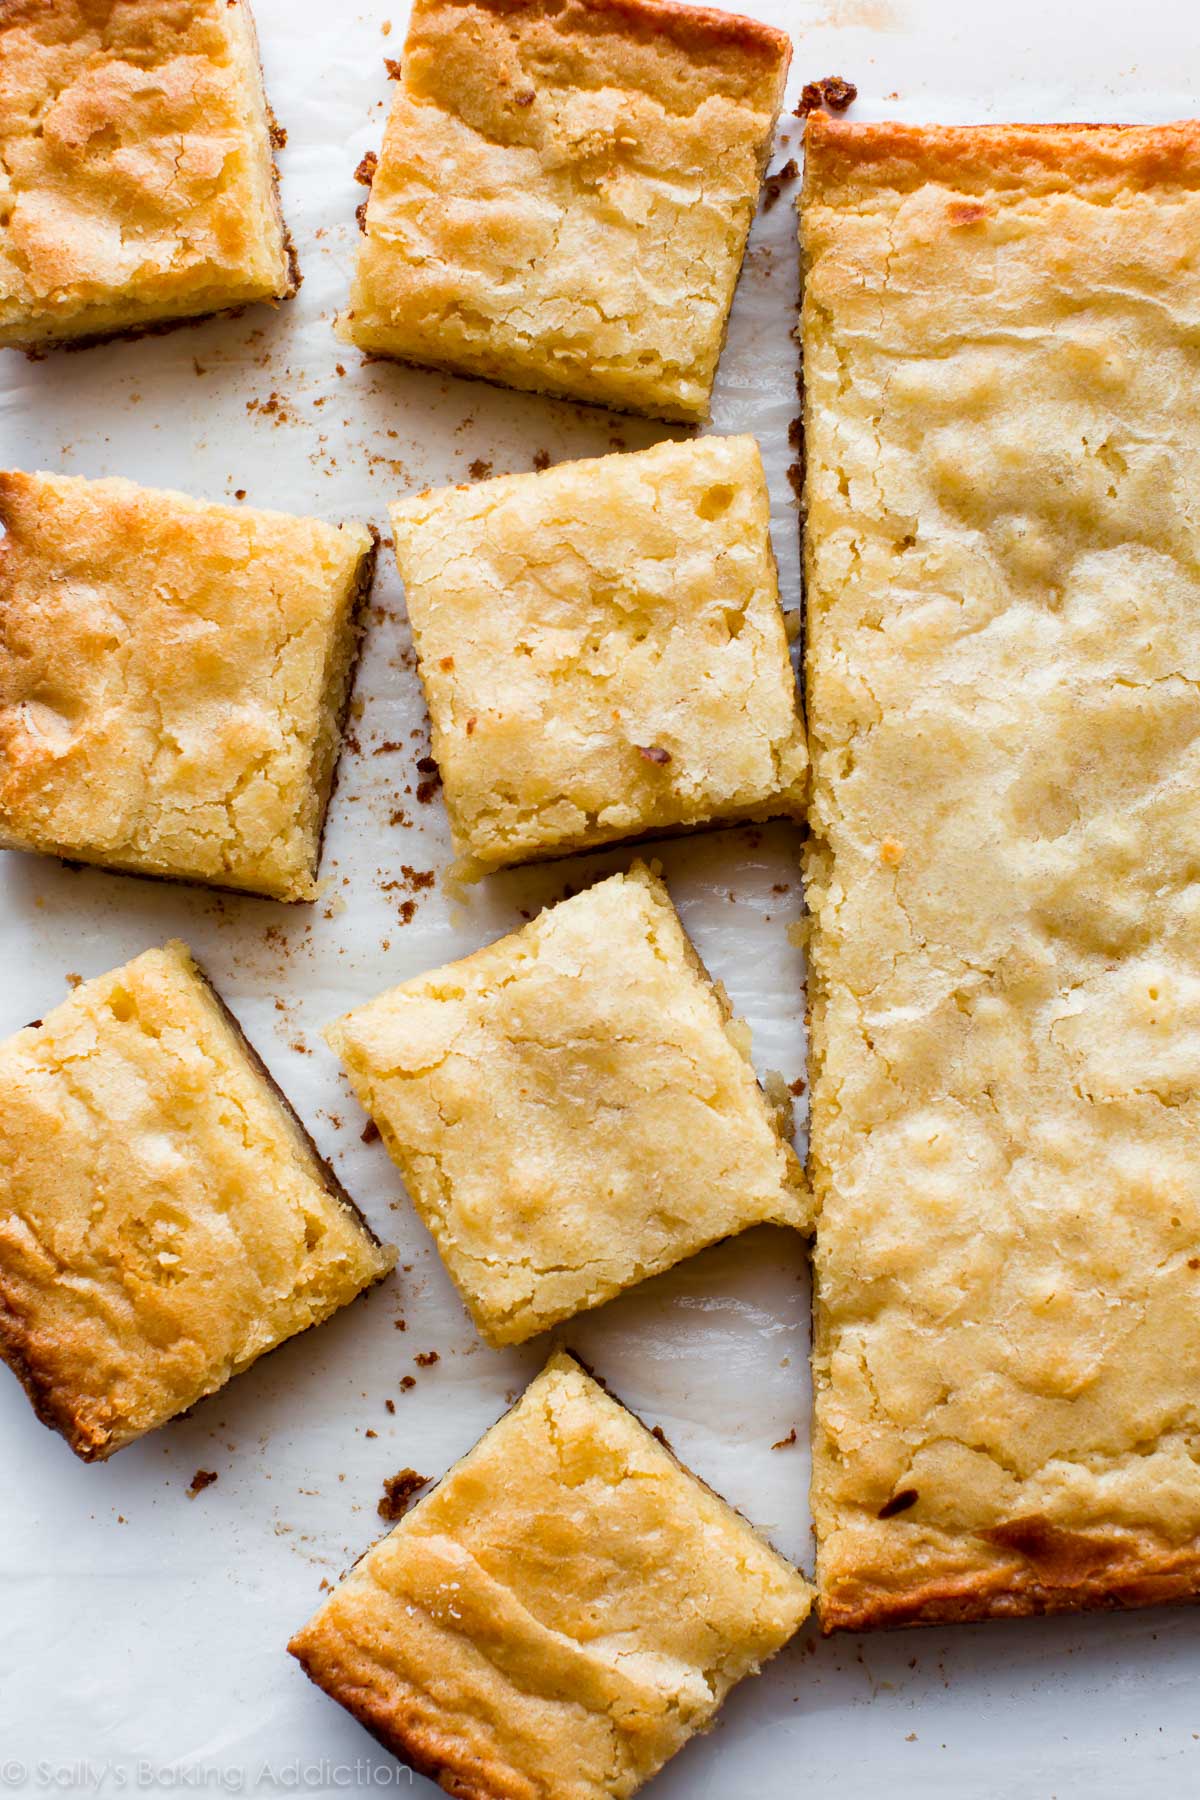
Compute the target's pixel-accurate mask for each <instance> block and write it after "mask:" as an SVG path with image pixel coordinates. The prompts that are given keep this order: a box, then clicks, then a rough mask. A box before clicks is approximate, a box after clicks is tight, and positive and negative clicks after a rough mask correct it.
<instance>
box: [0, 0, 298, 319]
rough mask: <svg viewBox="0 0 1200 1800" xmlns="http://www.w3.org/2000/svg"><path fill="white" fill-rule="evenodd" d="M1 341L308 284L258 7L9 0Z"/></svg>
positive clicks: (0, 162)
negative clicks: (284, 203) (289, 234)
mask: <svg viewBox="0 0 1200 1800" xmlns="http://www.w3.org/2000/svg"><path fill="white" fill-rule="evenodd" d="M0 220H2V221H3V223H2V224H0V344H3V343H12V344H18V345H21V346H26V347H28V346H30V345H34V344H37V343H39V342H43V341H48V340H53V339H56V338H69V337H78V336H88V335H104V334H106V333H111V332H114V331H120V330H123V329H128V328H135V327H137V326H139V325H144V324H147V323H151V322H154V321H158V320H163V319H171V318H181V317H187V316H194V315H196V314H200V313H205V312H212V311H214V310H215V309H217V308H220V307H226V306H233V305H236V304H238V303H239V302H242V301H246V300H261V299H266V298H273V297H280V296H283V295H286V294H288V293H290V292H291V291H292V290H293V288H294V287H295V277H294V275H293V273H292V271H291V268H290V264H289V255H288V250H287V246H286V243H285V238H284V231H283V225H282V221H281V219H280V217H279V212H278V205H277V202H276V198H275V177H274V167H273V163H272V152H271V139H270V124H269V118H268V114H267V109H266V102H265V100H264V97H263V92H262V82H261V78H260V75H259V70H258V58H257V50H256V46H255V39H254V26H253V23H252V21H251V17H250V12H249V8H248V6H247V5H246V0H2V3H0Z"/></svg>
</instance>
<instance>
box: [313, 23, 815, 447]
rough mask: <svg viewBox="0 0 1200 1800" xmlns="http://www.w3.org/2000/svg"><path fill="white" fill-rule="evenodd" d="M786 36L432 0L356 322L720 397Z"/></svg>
mask: <svg viewBox="0 0 1200 1800" xmlns="http://www.w3.org/2000/svg"><path fill="white" fill-rule="evenodd" d="M790 55H791V46H790V44H789V42H788V39H787V37H786V36H785V35H784V33H783V32H781V31H776V30H775V29H774V28H773V27H772V26H770V25H762V24H760V23H759V22H758V21H757V20H755V19H743V18H738V17H736V16H735V15H733V14H731V13H721V12H714V11H711V10H710V9H709V8H707V7H700V6H687V5H682V6H681V5H671V4H668V3H667V0H416V5H415V7H414V10H413V14H412V22H411V24H410V26H409V32H408V41H407V42H406V44H405V46H404V58H403V72H402V75H401V77H400V80H399V81H398V82H397V85H396V93H395V98H394V100H393V102H392V110H391V115H390V117H389V119H388V124H387V131H386V134H385V136H384V141H383V150H382V153H381V155H380V156H379V159H378V164H377V166H376V168H375V171H374V176H373V180H372V183H371V193H370V199H369V201H368V203H367V207H366V213H365V217H364V218H363V221H362V224H363V232H364V234H365V235H364V236H363V239H362V241H361V243H360V245H359V250H358V262H357V268H356V271H355V276H354V284H353V288H352V291H351V295H350V305H349V308H348V309H347V310H346V311H345V312H344V313H342V314H341V316H340V318H339V319H338V321H337V330H338V334H339V336H341V337H342V338H344V339H345V340H346V341H347V342H349V343H354V344H357V345H358V346H359V347H360V348H361V349H363V350H366V351H370V352H373V353H375V354H377V355H381V356H392V357H399V358H400V359H402V360H403V361H406V362H415V363H424V364H430V365H433V366H434V367H437V368H444V369H449V370H453V371H455V372H456V373H458V374H462V375H481V376H485V377H486V378H487V379H488V380H491V381H500V382H504V383H505V384H506V385H507V386H509V387H516V388H536V389H539V390H540V391H541V392H542V393H546V394H560V395H565V396H566V397H567V398H568V399H574V400H588V401H592V402H594V403H595V404H597V405H601V406H610V407H617V408H621V409H623V410H627V411H630V412H639V413H649V414H650V415H651V416H652V417H654V418H660V419H688V420H695V419H704V418H707V417H708V404H709V395H710V394H711V392H712V384H713V376H714V374H715V372H716V366H717V358H718V356H719V355H720V351H721V344H722V341H723V339H724V335H725V325H726V321H727V319H728V316H729V308H730V305H731V303H732V301H733V290H734V286H735V284H736V282H737V276H738V270H739V268H740V267H741V262H742V254H743V251H744V250H745V246H746V237H747V233H748V232H749V229H750V221H751V219H752V217H753V215H754V208H755V204H756V202H757V198H758V190H759V184H760V182H761V179H762V173H763V169H764V167H765V164H766V159H767V156H768V154H769V151H770V145H771V139H772V134H773V132H774V128H775V120H776V117H777V115H778V112H779V105H780V101H781V99H782V96H783V84H784V79H785V77H786V75H787V67H788V59H789V57H790Z"/></svg>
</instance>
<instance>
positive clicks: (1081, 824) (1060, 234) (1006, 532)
mask: <svg viewBox="0 0 1200 1800" xmlns="http://www.w3.org/2000/svg"><path fill="white" fill-rule="evenodd" d="M804 235H805V239H806V249H807V262H808V276H807V290H806V298H805V315H804V350H805V378H806V384H807V396H808V398H807V417H806V432H807V446H808V504H809V527H808V597H809V634H810V635H809V646H810V647H809V678H810V726H811V733H812V745H813V751H814V758H815V802H814V811H813V833H814V838H813V845H812V850H811V855H810V858H809V867H808V876H809V900H810V905H811V907H812V910H813V913H814V915H815V934H814V941H813V959H812V960H813V976H814V983H815V993H814V998H813V1027H814V1057H815V1064H814V1091H813V1140H812V1142H813V1154H812V1171H813V1177H814V1181H815V1184H816V1188H817V1195H818V1202H819V1204H820V1206H821V1209H822V1210H821V1213H820V1224H819V1237H818V1253H817V1278H818V1331H817V1343H816V1381H817V1414H818V1416H817V1427H816V1442H815V1470H816V1473H815V1480H814V1509H815V1516H816V1522H817V1529H818V1534H819V1542H820V1554H819V1564H818V1574H819V1584H820V1592H821V1607H822V1615H823V1620H824V1623H825V1624H826V1626H854V1627H860V1626H866V1625H877V1624H885V1623H895V1622H903V1621H906V1620H944V1619H958V1618H979V1617H983V1616H987V1615H998V1614H1011V1613H1023V1612H1035V1611H1042V1610H1057V1609H1070V1608H1078V1607H1086V1606H1108V1605H1115V1604H1122V1605H1124V1604H1129V1605H1135V1604H1141V1603H1143V1602H1147V1601H1152V1600H1156V1599H1162V1598H1168V1597H1183V1596H1186V1595H1190V1594H1192V1593H1194V1592H1196V1591H1197V1589H1200V1543H1198V1533H1200V1479H1198V1478H1197V1460H1198V1458H1200V1404H1198V1403H1200V1382H1198V1379H1197V1369H1198V1368H1200V1101H1198V1098H1197V1082H1198V1079H1200V882H1198V881H1197V875H1198V873H1200V802H1198V799H1197V793H1198V788H1200V699H1198V692H1200V690H1198V688H1197V683H1198V681H1200V581H1198V577H1197V568H1198V563H1197V555H1198V552H1200V531H1198V525H1197V518H1198V513H1197V503H1196V496H1197V493H1198V492H1200V426H1198V424H1197V413H1196V406H1195V395H1196V392H1197V384H1198V381H1200V127H1197V126H1195V125H1175V126H1167V127H1161V128H1156V129H1125V130H1121V129H1116V128H1112V129H1110V128H1103V129H1088V128H1086V127H1074V128H1068V127H1054V128H1049V129H1042V130H1037V129H1030V128H1027V127H1011V128H1005V127H988V128H981V129H959V130H946V129H941V128H915V127H910V126H899V125H873V126H850V125H841V124H836V123H834V122H833V121H831V120H828V119H825V118H817V119H814V120H813V121H811V122H810V125H809V142H808V171H807V188H806V196H805V203H804Z"/></svg>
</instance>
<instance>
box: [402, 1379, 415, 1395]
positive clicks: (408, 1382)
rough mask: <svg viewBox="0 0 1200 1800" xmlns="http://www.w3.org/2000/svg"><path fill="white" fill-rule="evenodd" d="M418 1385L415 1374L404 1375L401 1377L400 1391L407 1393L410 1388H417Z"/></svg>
mask: <svg viewBox="0 0 1200 1800" xmlns="http://www.w3.org/2000/svg"><path fill="white" fill-rule="evenodd" d="M416 1385H417V1378H416V1376H415V1375H402V1376H401V1377H400V1392H401V1393H402V1394H407V1392H408V1390H409V1388H415V1387H416Z"/></svg>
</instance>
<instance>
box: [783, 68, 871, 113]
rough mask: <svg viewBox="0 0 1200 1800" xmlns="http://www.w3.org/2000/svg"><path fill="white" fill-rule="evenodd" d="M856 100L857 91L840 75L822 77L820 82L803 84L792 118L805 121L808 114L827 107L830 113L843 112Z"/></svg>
mask: <svg viewBox="0 0 1200 1800" xmlns="http://www.w3.org/2000/svg"><path fill="white" fill-rule="evenodd" d="M857 99H858V89H857V88H856V87H855V85H854V83H853V82H852V81H847V80H846V79H845V77H844V76H841V75H823V76H822V77H821V79H820V81H806V82H805V84H804V88H803V91H802V92H801V95H800V104H799V106H797V107H796V108H795V110H794V116H795V117H796V118H797V119H807V117H808V115H809V113H813V112H818V111H820V109H821V108H822V107H828V109H829V111H830V112H838V113H840V112H845V110H846V108H847V107H848V106H853V104H854V102H855V101H856V100H857Z"/></svg>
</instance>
